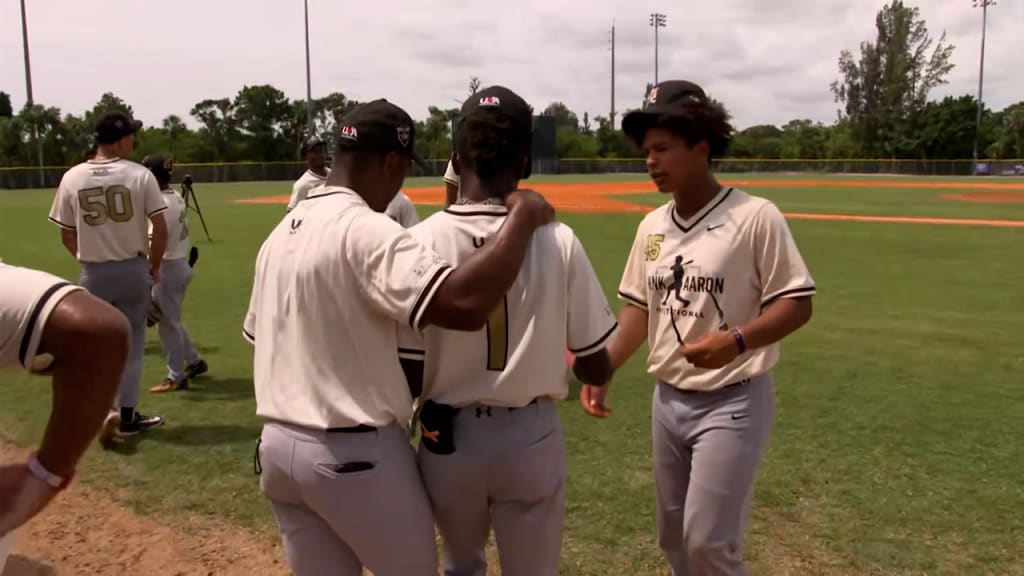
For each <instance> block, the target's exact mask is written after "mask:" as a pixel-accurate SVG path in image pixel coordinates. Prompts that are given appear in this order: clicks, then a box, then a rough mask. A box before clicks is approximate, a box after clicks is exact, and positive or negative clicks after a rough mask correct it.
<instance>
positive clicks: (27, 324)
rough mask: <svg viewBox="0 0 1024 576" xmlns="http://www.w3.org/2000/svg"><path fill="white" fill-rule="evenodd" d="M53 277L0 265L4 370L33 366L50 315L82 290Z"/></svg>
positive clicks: (1, 360)
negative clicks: (76, 292)
mask: <svg viewBox="0 0 1024 576" xmlns="http://www.w3.org/2000/svg"><path fill="white" fill-rule="evenodd" d="M82 289H83V288H81V287H79V286H75V285H73V284H71V283H70V282H68V281H67V280H64V279H63V278H60V277H58V276H54V275H52V274H47V273H46V272H40V271H38V270H32V269H30V268H22V267H20V266H11V265H8V264H4V263H3V262H0V369H2V368H10V367H12V366H15V365H18V364H20V365H21V366H23V367H25V368H26V369H30V368H31V367H32V360H33V359H34V358H35V357H36V355H37V352H38V350H39V342H40V341H41V340H42V338H43V328H44V327H45V326H46V322H47V320H49V318H50V313H52V312H53V309H54V308H56V307H57V304H59V303H60V301H61V299H63V298H64V297H65V296H67V295H68V294H70V293H72V292H74V291H76V290H82Z"/></svg>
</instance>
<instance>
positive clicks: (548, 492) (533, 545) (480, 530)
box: [419, 399, 566, 576]
mask: <svg viewBox="0 0 1024 576" xmlns="http://www.w3.org/2000/svg"><path fill="white" fill-rule="evenodd" d="M454 438H455V452H454V453H452V454H447V455H439V454H434V453H433V452H430V451H429V450H427V449H425V448H423V447H422V445H421V447H420V451H419V459H420V470H421V471H422V472H423V482H424V484H425V485H426V487H427V493H428V494H429V495H430V502H431V505H432V506H433V508H434V516H435V518H436V520H437V525H438V528H439V529H440V532H441V538H442V540H443V544H444V573H445V575H446V576H485V575H486V574H487V560H486V558H485V555H484V547H485V546H486V544H487V538H488V536H489V535H490V530H491V527H492V526H493V528H494V539H495V542H496V544H497V546H498V558H499V561H500V563H501V574H502V575H503V576H556V575H557V574H558V565H559V560H560V559H561V550H562V529H563V527H564V524H565V479H566V462H565V445H564V443H563V442H562V426H561V423H560V421H559V418H558V407H557V406H556V404H555V402H554V401H552V400H549V399H541V400H538V401H537V402H536V403H534V404H530V405H528V406H525V407H523V408H514V409H508V408H496V407H488V406H482V405H479V404H474V405H470V406H466V407H463V408H462V409H461V410H459V412H458V414H456V416H455V426H454Z"/></svg>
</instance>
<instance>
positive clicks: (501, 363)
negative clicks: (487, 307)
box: [487, 296, 508, 372]
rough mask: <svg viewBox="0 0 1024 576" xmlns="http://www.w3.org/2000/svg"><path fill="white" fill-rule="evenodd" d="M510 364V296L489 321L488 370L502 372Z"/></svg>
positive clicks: (504, 299)
mask: <svg viewBox="0 0 1024 576" xmlns="http://www.w3.org/2000/svg"><path fill="white" fill-rule="evenodd" d="M506 364H508V296H506V297H505V298H503V299H502V301H501V303H500V304H498V306H497V308H495V309H494V311H493V312H491V316H490V317H489V318H488V319H487V369H488V370H493V371H496V372H501V371H502V370H504V369H505V365H506Z"/></svg>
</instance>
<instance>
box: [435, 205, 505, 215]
mask: <svg viewBox="0 0 1024 576" xmlns="http://www.w3.org/2000/svg"><path fill="white" fill-rule="evenodd" d="M444 211H445V212H446V213H448V214H451V215H453V216H507V215H508V206H505V205H504V204H452V205H451V206H449V207H447V208H445V209H444Z"/></svg>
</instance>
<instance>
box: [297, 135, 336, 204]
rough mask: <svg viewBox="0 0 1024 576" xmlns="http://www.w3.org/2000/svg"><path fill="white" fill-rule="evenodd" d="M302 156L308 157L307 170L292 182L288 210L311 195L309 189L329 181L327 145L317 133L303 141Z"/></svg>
mask: <svg viewBox="0 0 1024 576" xmlns="http://www.w3.org/2000/svg"><path fill="white" fill-rule="evenodd" d="M302 156H303V158H305V159H306V171H305V172H303V173H302V176H299V179H298V180H296V181H295V183H294V184H292V196H291V198H290V199H289V200H288V210H289V211H291V210H294V209H295V206H297V205H298V203H299V202H302V201H303V200H305V199H306V197H307V196H309V191H310V190H312V189H314V188H317V187H319V186H323V185H324V183H325V182H327V175H328V174H330V170H328V169H327V145H326V144H324V141H323V140H321V139H320V137H319V136H316V135H315V134H314V135H313V136H310V137H309V138H306V139H305V140H304V141H303V142H302Z"/></svg>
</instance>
